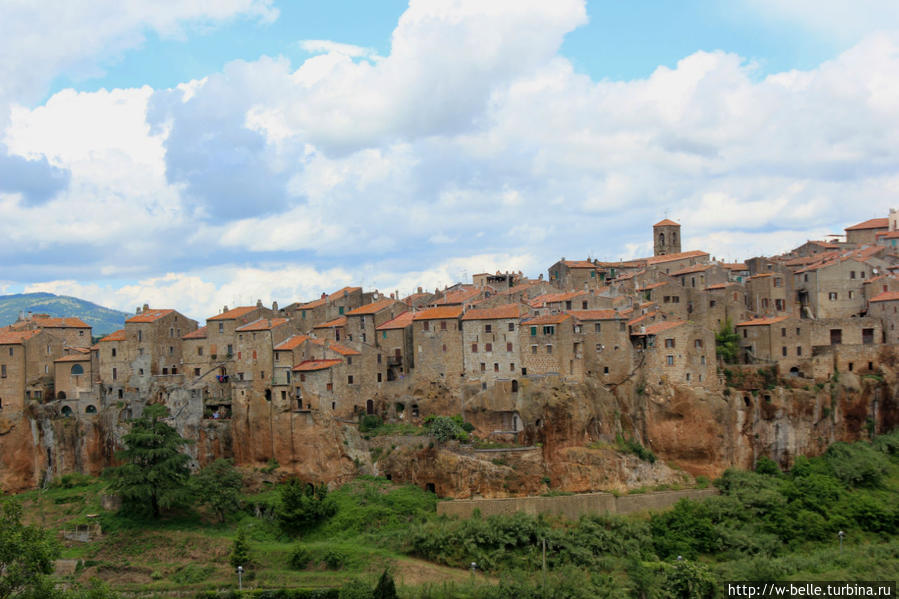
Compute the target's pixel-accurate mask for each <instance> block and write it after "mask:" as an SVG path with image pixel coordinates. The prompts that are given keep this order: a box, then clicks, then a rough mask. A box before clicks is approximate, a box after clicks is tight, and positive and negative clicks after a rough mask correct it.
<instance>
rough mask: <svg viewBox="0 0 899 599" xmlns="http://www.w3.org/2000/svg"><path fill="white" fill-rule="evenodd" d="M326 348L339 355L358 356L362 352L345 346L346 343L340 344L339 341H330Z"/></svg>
mask: <svg viewBox="0 0 899 599" xmlns="http://www.w3.org/2000/svg"><path fill="white" fill-rule="evenodd" d="M328 349H330V350H331V351H334V352H337V353H338V354H340V355H341V356H360V355H362V352H358V351H356V350H355V349H353V348H352V347H347V346H346V345H340V344H339V343H331V344H330V345H328Z"/></svg>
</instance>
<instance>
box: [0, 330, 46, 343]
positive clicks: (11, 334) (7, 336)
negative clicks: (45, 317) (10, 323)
mask: <svg viewBox="0 0 899 599" xmlns="http://www.w3.org/2000/svg"><path fill="white" fill-rule="evenodd" d="M38 333H40V331H39V330H37V329H34V330H31V331H10V330H9V329H6V330H0V345H19V344H21V343H22V342H24V341H27V340H28V339H31V338H32V337H34V336H35V335H37V334H38Z"/></svg>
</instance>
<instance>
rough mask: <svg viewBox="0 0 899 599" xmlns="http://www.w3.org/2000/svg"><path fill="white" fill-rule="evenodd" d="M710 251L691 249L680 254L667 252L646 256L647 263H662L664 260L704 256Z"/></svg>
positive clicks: (670, 260)
mask: <svg viewBox="0 0 899 599" xmlns="http://www.w3.org/2000/svg"><path fill="white" fill-rule="evenodd" d="M708 255H709V254H708V252H703V251H702V250H690V251H689V252H681V253H679V254H665V255H664V256H652V257H651V258H646V263H647V264H661V263H664V262H673V261H675V260H684V259H685V258H701V257H702V256H708Z"/></svg>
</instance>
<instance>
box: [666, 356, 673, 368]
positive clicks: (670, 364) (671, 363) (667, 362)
mask: <svg viewBox="0 0 899 599" xmlns="http://www.w3.org/2000/svg"><path fill="white" fill-rule="evenodd" d="M665 363H666V364H667V365H668V366H674V356H672V355H671V354H668V355H667V356H665Z"/></svg>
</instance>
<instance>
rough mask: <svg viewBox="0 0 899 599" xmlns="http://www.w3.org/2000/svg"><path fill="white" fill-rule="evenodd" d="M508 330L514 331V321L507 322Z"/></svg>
mask: <svg viewBox="0 0 899 599" xmlns="http://www.w3.org/2000/svg"><path fill="white" fill-rule="evenodd" d="M509 330H510V331H514V330H515V323H514V322H510V323H509Z"/></svg>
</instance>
